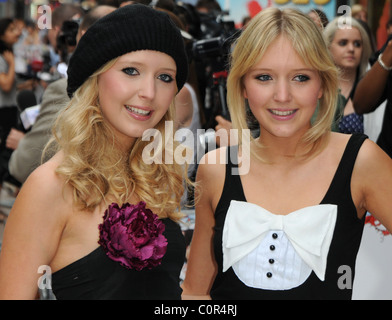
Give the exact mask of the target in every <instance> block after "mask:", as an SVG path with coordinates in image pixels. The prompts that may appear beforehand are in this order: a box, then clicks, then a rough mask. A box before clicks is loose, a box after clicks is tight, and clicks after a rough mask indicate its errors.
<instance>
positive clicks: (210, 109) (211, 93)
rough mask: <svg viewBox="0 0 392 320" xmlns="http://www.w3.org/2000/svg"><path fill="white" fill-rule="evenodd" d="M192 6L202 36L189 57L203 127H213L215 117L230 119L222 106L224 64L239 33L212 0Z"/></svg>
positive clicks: (224, 86)
mask: <svg viewBox="0 0 392 320" xmlns="http://www.w3.org/2000/svg"><path fill="white" fill-rule="evenodd" d="M196 9H197V10H198V12H199V15H200V29H201V32H202V39H200V40H199V41H197V42H195V43H194V46H193V57H194V59H195V61H196V63H197V70H198V78H199V86H200V92H201V98H202V100H203V101H204V112H205V120H206V121H205V124H204V127H205V129H208V128H214V127H215V126H216V124H217V123H216V121H215V117H216V116H218V115H221V116H223V117H224V118H226V119H229V118H230V116H229V114H228V111H227V105H226V79H227V65H228V56H229V54H230V51H231V44H232V43H233V41H234V40H235V38H236V37H237V36H238V35H239V32H238V30H236V28H235V24H234V22H233V21H231V20H228V19H227V13H226V12H224V11H222V10H221V8H220V6H219V4H218V3H217V2H216V1H207V0H201V1H199V2H198V3H197V5H196Z"/></svg>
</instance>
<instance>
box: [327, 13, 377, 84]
mask: <svg viewBox="0 0 392 320" xmlns="http://www.w3.org/2000/svg"><path fill="white" fill-rule="evenodd" d="M339 19H340V18H339V17H338V18H335V19H334V20H332V21H331V22H330V23H328V25H327V26H326V28H325V29H324V35H325V38H326V41H327V45H328V48H329V47H330V46H331V43H332V41H333V39H334V38H335V34H336V31H337V30H338V29H339ZM345 23H346V25H349V26H351V27H352V28H356V29H357V30H358V31H359V33H360V34H361V38H362V54H361V61H360V64H359V66H358V77H359V78H362V77H363V76H364V75H365V73H366V71H367V69H368V66H369V58H370V56H371V55H372V46H371V44H370V39H369V36H368V34H367V32H366V30H365V28H364V27H362V25H361V23H360V22H358V20H357V19H354V18H352V17H345Z"/></svg>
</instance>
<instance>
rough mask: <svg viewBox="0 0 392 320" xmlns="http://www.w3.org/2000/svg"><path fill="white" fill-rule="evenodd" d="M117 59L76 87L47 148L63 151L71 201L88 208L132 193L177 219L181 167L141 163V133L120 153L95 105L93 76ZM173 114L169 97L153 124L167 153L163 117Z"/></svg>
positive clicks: (158, 211) (61, 171)
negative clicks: (164, 109) (159, 117)
mask: <svg viewBox="0 0 392 320" xmlns="http://www.w3.org/2000/svg"><path fill="white" fill-rule="evenodd" d="M116 60H117V59H114V60H112V61H110V62H108V63H107V64H106V65H104V66H103V67H101V68H100V69H99V70H98V71H96V72H95V73H94V74H93V75H92V76H90V77H89V79H88V80H86V81H85V82H84V84H83V85H82V86H81V87H80V88H79V89H78V90H77V91H76V92H75V94H74V96H73V98H72V100H71V101H70V103H69V104H68V105H67V107H66V108H65V109H64V110H63V111H62V112H61V114H60V115H59V117H58V118H57V120H56V123H55V125H54V127H53V138H52V139H51V141H50V142H49V143H48V145H47V148H46V150H48V151H49V150H51V149H52V148H53V146H55V148H56V150H57V151H58V150H62V152H63V154H64V160H63V162H62V163H61V164H60V165H59V166H58V168H57V170H56V172H57V173H58V174H59V175H61V176H63V177H64V178H65V181H66V183H67V184H69V185H70V186H71V187H72V189H73V198H74V203H75V204H76V205H77V206H78V207H80V208H81V209H83V210H88V211H92V210H94V209H95V208H96V207H98V206H99V205H100V204H101V203H104V204H106V205H108V204H110V203H107V202H108V201H110V202H112V201H114V202H117V203H118V204H119V205H120V206H121V204H123V203H125V202H128V201H129V199H130V197H131V196H132V195H136V198H138V199H140V200H142V201H144V202H146V204H147V207H148V208H150V209H151V210H152V211H153V212H155V213H156V214H157V215H158V216H159V217H160V218H171V219H173V220H175V221H178V220H179V219H180V218H181V213H180V209H181V208H180V200H181V196H182V194H183V192H184V187H185V186H186V185H187V183H189V180H188V178H187V175H186V167H184V166H180V165H178V164H176V163H173V164H166V163H165V161H163V163H161V164H158V163H152V164H146V163H145V162H144V161H143V158H142V153H143V149H144V148H145V147H146V146H147V145H148V144H149V142H147V141H142V138H138V139H137V141H136V142H135V144H134V146H133V147H132V149H131V150H130V151H129V152H128V153H124V151H121V150H120V148H118V147H116V143H115V137H114V135H113V133H112V131H111V130H110V128H109V127H108V125H107V124H106V122H105V119H104V117H103V115H102V112H101V110H100V107H99V101H98V76H99V75H100V74H102V73H103V72H105V71H107V70H108V69H110V68H111V67H112V66H113V65H114V63H115V62H116ZM173 115H174V102H173V103H172V104H171V106H170V108H169V110H168V112H167V113H166V114H165V116H164V117H163V118H162V119H161V121H160V122H159V123H158V124H157V126H156V127H155V129H157V130H159V131H160V132H161V134H162V137H163V139H162V140H163V143H162V146H161V148H162V154H167V152H165V143H164V142H165V141H166V139H165V122H166V121H171V120H172V119H173ZM173 143H175V142H173ZM184 181H185V184H184Z"/></svg>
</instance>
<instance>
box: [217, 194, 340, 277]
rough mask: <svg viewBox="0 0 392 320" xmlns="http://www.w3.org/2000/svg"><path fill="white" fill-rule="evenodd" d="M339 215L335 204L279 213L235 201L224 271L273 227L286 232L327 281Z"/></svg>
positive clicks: (229, 216) (224, 240)
mask: <svg viewBox="0 0 392 320" xmlns="http://www.w3.org/2000/svg"><path fill="white" fill-rule="evenodd" d="M336 218H337V206H336V205H331V204H324V205H317V206H312V207H306V208H302V209H300V210H297V211H294V212H292V213H290V214H288V215H276V214H273V213H271V212H269V211H267V210H265V209H263V208H262V207H260V206H258V205H255V204H252V203H248V202H243V201H235V200H232V201H231V203H230V207H229V210H228V212H227V216H226V220H225V224H224V228H223V238H222V247H223V272H226V271H227V270H228V269H229V268H230V267H231V266H233V265H234V264H235V263H236V262H238V261H239V260H241V259H242V258H244V257H245V256H247V255H248V254H249V253H250V252H252V251H253V250H255V249H256V248H257V247H258V246H259V245H260V243H261V242H262V240H263V239H264V237H265V236H266V234H268V233H269V232H270V231H271V230H279V231H280V230H281V231H284V233H285V235H286V236H287V238H288V239H289V241H290V243H291V244H292V246H293V247H294V249H295V251H296V253H297V254H298V255H299V256H300V257H301V258H302V260H303V261H304V262H305V263H306V264H307V265H308V266H309V267H310V268H311V269H312V270H313V271H314V272H315V274H316V275H317V277H318V278H319V279H320V280H321V281H324V278H325V271H326V265H327V256H328V252H329V247H330V245H331V241H332V236H333V232H334V229H335V224H336Z"/></svg>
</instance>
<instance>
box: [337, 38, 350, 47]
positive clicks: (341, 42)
mask: <svg viewBox="0 0 392 320" xmlns="http://www.w3.org/2000/svg"><path fill="white" fill-rule="evenodd" d="M347 43H348V42H347V40H340V41H339V42H338V44H339V46H341V47H344V46H347Z"/></svg>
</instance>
